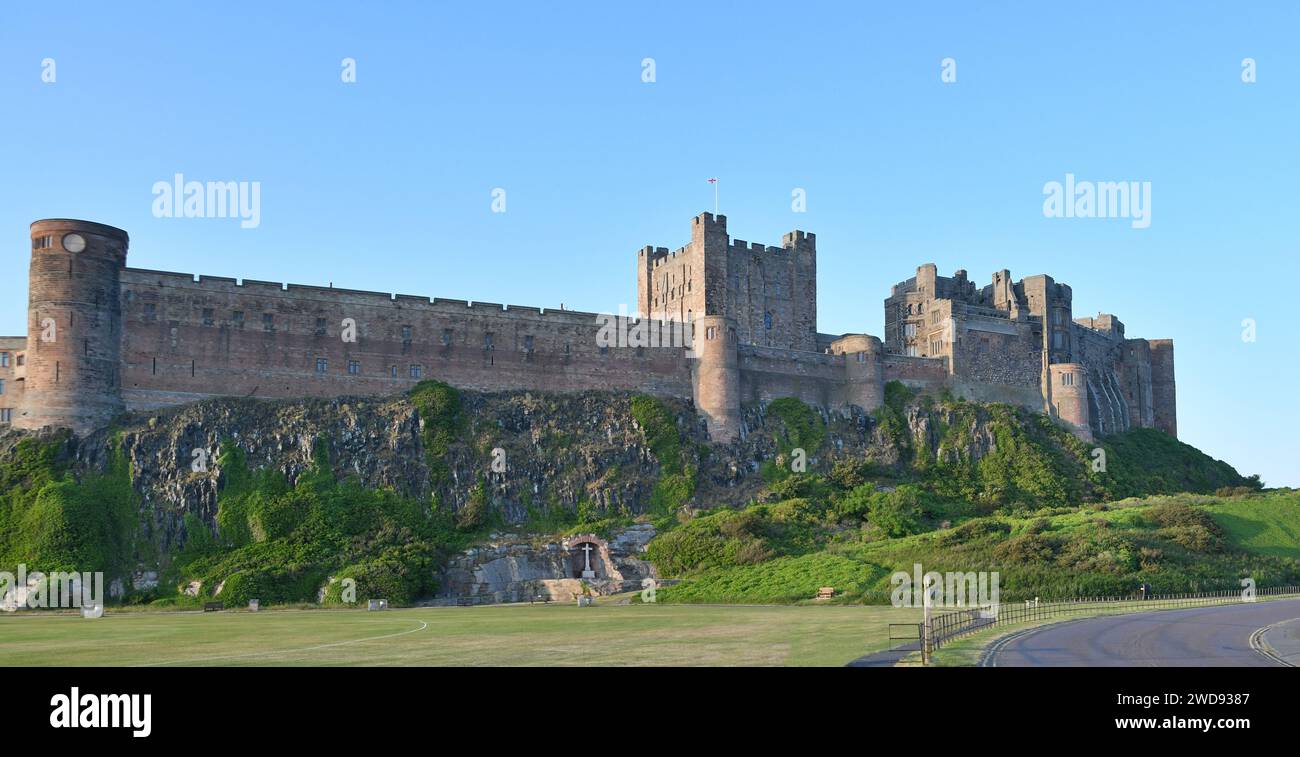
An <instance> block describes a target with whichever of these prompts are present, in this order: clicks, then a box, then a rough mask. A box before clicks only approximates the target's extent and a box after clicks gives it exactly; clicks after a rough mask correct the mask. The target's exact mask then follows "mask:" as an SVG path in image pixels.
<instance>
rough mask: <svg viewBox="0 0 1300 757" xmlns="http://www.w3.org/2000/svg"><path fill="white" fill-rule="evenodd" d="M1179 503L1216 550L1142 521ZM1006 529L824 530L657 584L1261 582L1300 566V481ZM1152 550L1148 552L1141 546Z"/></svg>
mask: <svg viewBox="0 0 1300 757" xmlns="http://www.w3.org/2000/svg"><path fill="white" fill-rule="evenodd" d="M1171 501H1173V502H1181V503H1186V504H1191V505H1192V506H1193V507H1195V508H1198V509H1201V510H1204V511H1205V512H1207V513H1209V514H1210V515H1211V517H1213V518H1214V519H1215V520H1216V521H1217V522H1218V523H1220V525H1222V526H1223V527H1224V529H1225V531H1226V534H1225V538H1224V542H1225V547H1226V548H1224V549H1218V550H1213V551H1210V552H1201V551H1196V550H1191V549H1186V548H1184V547H1183V546H1181V545H1179V544H1177V543H1174V542H1172V541H1170V540H1168V539H1167V538H1165V535H1164V532H1161V531H1160V530H1159V529H1158V528H1157V527H1156V526H1155V525H1154V524H1152V523H1151V522H1150V520H1149V514H1150V513H1151V511H1152V508H1153V507H1154V506H1156V505H1159V504H1161V503H1165V502H1171ZM980 521H981V522H985V523H995V524H1001V526H1003V527H1004V528H1006V529H1007V532H1006V533H995V534H992V535H989V536H976V537H971V538H965V539H962V540H959V539H958V537H957V536H956V535H955V534H956V529H946V530H942V531H935V532H929V533H923V534H917V535H913V536H907V537H903V538H897V539H878V540H860V539H859V538H858V537H857V535H856V534H854V533H850V534H847V535H841V536H840V537H839V538H837V539H831V540H830V541H829V542H828V543H827V544H825V545H824V546H823V547H822V548H821V549H819V550H814V551H810V552H808V553H807V554H804V555H800V556H787V557H779V558H776V559H773V560H769V561H766V562H760V563H758V564H755V565H740V566H731V567H724V568H715V569H709V570H704V571H701V572H700V573H698V574H696V575H692V576H690V577H688V578H687V579H686V580H685V581H684V582H683V583H682V584H680V585H678V586H674V587H670V588H668V589H665V590H663V591H662V592H661V601H668V602H726V601H746V602H794V601H801V600H808V599H809V598H811V597H812V596H814V595H815V593H816V588H817V587H819V586H833V587H835V588H836V589H837V591H839V592H841V593H842V597H841V601H850V602H857V601H863V602H868V603H872V602H874V603H884V602H887V601H888V599H889V592H890V590H891V588H892V586H891V584H890V581H889V577H890V575H891V574H892V573H893V572H894V571H896V570H903V571H907V572H909V573H910V572H911V570H912V565H913V564H914V563H920V564H921V565H922V566H923V569H924V570H926V571H930V570H937V571H941V572H947V571H963V572H964V571H981V570H986V571H998V572H999V573H1000V585H1001V593H1002V597H1003V598H1004V599H1007V600H1014V599H1019V598H1022V597H1023V596H1044V597H1062V598H1063V597H1071V596H1105V595H1118V594H1127V593H1129V592H1131V591H1132V588H1133V587H1134V586H1136V585H1137V584H1138V583H1140V582H1148V583H1151V584H1152V586H1153V588H1154V589H1155V590H1156V591H1157V592H1160V593H1173V592H1184V591H1195V590H1212V589H1222V588H1233V587H1235V586H1237V585H1238V584H1237V581H1238V579H1239V578H1240V577H1241V576H1245V575H1249V576H1252V577H1254V578H1255V579H1256V580H1257V581H1258V583H1259V585H1260V586H1261V587H1264V586H1269V585H1277V584H1281V583H1294V582H1295V581H1296V580H1297V578H1298V577H1300V564H1297V562H1296V558H1300V539H1297V534H1300V492H1284V491H1279V492H1269V493H1264V494H1255V495H1250V496H1245V497H1231V498H1220V497H1212V496H1206V495H1176V496H1173V497H1166V496H1161V497H1151V498H1147V499H1143V500H1125V501H1122V502H1120V503H1115V505H1113V506H1111V507H1110V508H1109V509H1105V510H1099V509H1092V508H1078V509H1074V510H1071V511H1068V512H1062V513H1058V514H1052V515H1042V514H1038V513H1034V514H1026V515H1022V516H1009V515H1006V516H997V517H990V518H983V519H980ZM1037 528H1042V529H1043V530H1042V532H1041V536H1042V537H1043V538H1044V539H1047V540H1048V541H1049V542H1051V543H1054V544H1055V545H1057V546H1056V547H1055V550H1054V552H1053V554H1052V555H1051V556H1050V557H1048V558H1046V559H1042V560H1038V559H1033V560H1024V559H1022V558H1020V557H1008V556H1007V551H1006V547H1002V548H999V545H1004V544H1006V542H1008V541H1009V540H1011V539H1013V538H1015V537H1017V536H1020V535H1021V534H1024V533H1026V532H1028V531H1031V530H1036V529H1037ZM1144 549H1146V550H1157V551H1158V554H1157V553H1153V552H1143V551H1142V550H1144Z"/></svg>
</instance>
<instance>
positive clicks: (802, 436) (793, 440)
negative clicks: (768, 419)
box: [767, 397, 826, 457]
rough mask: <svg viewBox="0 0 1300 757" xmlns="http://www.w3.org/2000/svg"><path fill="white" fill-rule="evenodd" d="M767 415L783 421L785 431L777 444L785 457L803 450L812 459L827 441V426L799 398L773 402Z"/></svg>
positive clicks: (786, 398)
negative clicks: (796, 450)
mask: <svg viewBox="0 0 1300 757" xmlns="http://www.w3.org/2000/svg"><path fill="white" fill-rule="evenodd" d="M767 414H768V415H769V416H772V417H774V418H777V419H779V420H780V421H781V425H782V426H783V429H784V430H783V431H780V432H778V433H777V438H776V443H777V449H778V451H780V452H781V453H783V454H785V455H789V454H790V452H791V450H794V449H802V450H803V451H804V452H805V453H806V454H807V455H808V456H810V457H811V456H812V455H813V454H815V453H816V452H817V450H819V449H820V448H821V446H822V443H823V442H824V441H825V440H826V424H825V423H823V422H822V417H821V415H820V414H819V413H818V412H817V411H816V410H814V409H813V408H811V407H809V406H808V405H806V404H804V402H803V401H802V400H799V399H798V398H795V397H782V398H780V399H776V400H772V401H771V402H770V403H768V406H767Z"/></svg>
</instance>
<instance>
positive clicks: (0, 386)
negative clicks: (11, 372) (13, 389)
mask: <svg viewBox="0 0 1300 757" xmlns="http://www.w3.org/2000/svg"><path fill="white" fill-rule="evenodd" d="M4 393H5V380H4V379H0V394H4Z"/></svg>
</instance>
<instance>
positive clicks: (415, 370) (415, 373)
mask: <svg viewBox="0 0 1300 757" xmlns="http://www.w3.org/2000/svg"><path fill="white" fill-rule="evenodd" d="M419 377H420V366H418V365H413V366H411V378H413V379H418V378H419Z"/></svg>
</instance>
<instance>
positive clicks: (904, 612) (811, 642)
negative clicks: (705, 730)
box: [0, 604, 919, 666]
mask: <svg viewBox="0 0 1300 757" xmlns="http://www.w3.org/2000/svg"><path fill="white" fill-rule="evenodd" d="M918 619H919V611H917V610H912V609H895V608H892V607H862V606H857V607H853V606H825V607H824V606H787V607H780V606H768V607H755V606H729V607H728V606H712V605H709V606H702V605H653V604H652V605H596V606H592V607H583V608H579V607H576V606H572V605H538V606H527V605H498V606H488V607H454V608H453V607H449V608H415V609H403V610H388V611H386V612H366V611H364V610H264V611H262V612H259V613H249V612H221V613H199V612H158V613H152V612H150V613H145V612H122V613H116V614H114V613H113V612H112V610H111V608H110V610H109V612H107V613H106V614H105V615H104V617H102V618H99V619H94V620H88V619H84V618H80V617H77V616H74V615H53V614H43V615H42V614H3V613H0V666H11V665H26V666H45V665H56V666H57V665H108V666H153V665H168V666H215V665H225V666H240V665H318V666H328V665H439V666H456V665H546V666H554V665H566V666H583V665H646V666H659V665H844V664H845V663H847V662H850V661H851V660H853V659H855V658H857V657H860V656H862V655H864V654H867V653H869V652H874V651H878V650H881V649H885V648H886V647H888V646H890V645H891V644H897V643H898V642H890V641H889V624H890V623H907V622H910V623H915V622H917V620H918Z"/></svg>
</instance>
